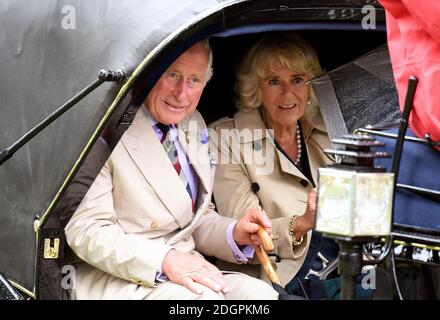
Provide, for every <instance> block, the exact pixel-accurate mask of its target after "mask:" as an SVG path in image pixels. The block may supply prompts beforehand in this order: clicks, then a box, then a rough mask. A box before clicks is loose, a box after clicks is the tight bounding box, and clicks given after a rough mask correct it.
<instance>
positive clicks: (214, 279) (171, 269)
mask: <svg viewBox="0 0 440 320" xmlns="http://www.w3.org/2000/svg"><path fill="white" fill-rule="evenodd" d="M162 272H163V273H164V274H165V275H166V276H167V277H168V279H170V280H171V281H173V282H174V283H178V284H181V285H182V286H185V287H186V288H188V289H189V290H191V291H192V292H194V293H196V294H202V293H203V290H202V289H201V288H200V287H199V286H197V285H196V284H195V283H196V282H197V283H199V284H202V285H204V286H206V287H208V288H210V289H212V290H214V291H216V292H219V291H222V292H223V293H227V292H228V291H229V287H228V285H227V283H226V282H225V280H224V277H223V274H222V273H221V272H220V270H219V269H217V267H215V266H214V265H212V264H211V263H209V262H208V261H206V260H205V259H204V258H203V257H200V256H197V255H193V254H189V253H184V252H180V251H177V250H175V249H171V250H170V251H168V253H167V254H166V255H165V259H164V260H163V262H162Z"/></svg>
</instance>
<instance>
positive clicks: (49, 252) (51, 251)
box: [43, 238, 60, 259]
mask: <svg viewBox="0 0 440 320" xmlns="http://www.w3.org/2000/svg"><path fill="white" fill-rule="evenodd" d="M59 249H60V238H54V239H53V246H51V238H45V239H44V255H43V256H44V259H58V253H59Z"/></svg>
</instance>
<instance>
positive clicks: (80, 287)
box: [71, 263, 278, 300]
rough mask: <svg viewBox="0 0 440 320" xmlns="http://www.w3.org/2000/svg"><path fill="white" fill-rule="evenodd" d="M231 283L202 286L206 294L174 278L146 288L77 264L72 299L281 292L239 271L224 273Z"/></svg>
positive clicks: (246, 296)
mask: <svg viewBox="0 0 440 320" xmlns="http://www.w3.org/2000/svg"><path fill="white" fill-rule="evenodd" d="M224 275H225V281H226V282H227V283H228V285H229V288H230V290H229V292H228V293H226V294H223V293H216V292H215V291H213V290H211V289H209V288H207V287H205V286H203V285H200V284H197V285H199V286H200V287H201V288H202V290H203V294H202V295H200V296H199V295H197V294H195V293H193V292H192V291H190V290H189V289H187V288H185V287H184V286H181V285H179V284H176V283H174V282H171V281H166V282H163V283H158V284H157V286H156V287H154V288H152V287H145V286H142V285H138V284H135V283H131V282H129V281H126V280H123V279H119V278H116V277H114V276H112V275H110V274H108V273H106V272H103V271H101V270H99V269H96V268H94V267H92V266H90V265H88V264H86V263H81V264H79V265H77V266H76V277H75V288H74V289H73V290H71V298H72V299H78V300H197V299H200V300H276V299H278V293H277V292H276V291H275V290H274V289H273V288H272V287H271V286H270V285H269V284H267V283H266V282H264V281H262V280H259V279H256V278H253V277H250V276H248V275H245V274H243V273H238V272H224Z"/></svg>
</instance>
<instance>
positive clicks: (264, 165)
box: [210, 109, 331, 286]
mask: <svg viewBox="0 0 440 320" xmlns="http://www.w3.org/2000/svg"><path fill="white" fill-rule="evenodd" d="M301 125H302V131H303V136H304V139H305V143H306V147H307V154H308V157H309V162H310V169H311V173H312V176H313V180H314V182H315V184H316V183H317V178H318V176H317V174H318V168H319V167H325V166H326V165H327V164H328V163H330V162H331V160H330V159H329V158H328V157H327V156H326V155H325V154H324V153H323V149H325V148H331V143H330V140H329V138H328V135H327V133H326V131H325V126H324V124H323V122H322V118H321V115H320V114H319V113H318V115H317V116H315V117H314V118H313V120H312V121H310V122H309V121H305V120H303V121H301ZM210 127H211V128H213V129H215V132H216V134H217V137H215V134H212V133H211V135H212V136H214V137H212V143H213V145H214V146H213V149H214V150H215V149H217V152H218V154H217V162H218V164H217V170H216V175H215V183H214V198H215V203H216V205H217V209H218V212H219V213H221V214H222V215H225V216H228V217H233V218H239V217H241V216H242V215H243V214H244V213H245V212H246V209H248V208H251V207H256V206H258V205H259V204H260V205H261V207H262V208H263V209H264V211H265V212H266V213H267V215H268V216H269V217H270V218H271V220H272V228H273V235H274V238H275V241H274V243H275V249H274V252H272V253H275V254H276V255H277V256H278V257H279V258H280V259H281V261H280V262H278V263H276V265H277V272H278V274H279V276H280V278H281V282H282V285H283V286H284V285H286V284H287V283H288V282H289V281H290V280H291V279H292V277H293V276H295V274H296V273H297V272H298V270H299V268H300V267H301V265H302V263H303V261H304V259H305V256H306V252H307V249H308V246H309V243H310V236H311V231H310V232H309V233H308V234H307V236H305V238H304V241H303V243H302V244H301V245H299V246H297V247H293V245H292V242H291V238H290V236H289V233H288V223H289V219H290V218H291V216H292V215H294V214H296V215H303V214H304V212H305V209H306V205H307V195H308V191H309V189H310V188H313V185H312V183H311V181H309V180H308V179H307V178H306V177H305V176H304V175H303V174H302V173H301V172H300V171H299V170H298V169H297V168H296V166H295V165H294V164H293V163H292V162H291V161H290V160H289V159H287V158H286V156H284V155H283V153H282V152H280V151H279V150H278V149H276V147H275V144H274V142H273V139H272V137H273V134H272V135H269V134H268V132H266V130H267V129H266V126H265V124H264V122H263V120H262V118H261V114H260V111H259V109H255V110H253V111H250V112H246V111H238V112H237V113H236V114H235V115H234V117H233V118H223V119H221V120H218V121H216V122H215V123H213V124H211V125H210ZM234 129H236V130H234ZM252 184H254V187H253V188H252ZM256 184H258V187H257V185H256ZM252 189H254V191H255V189H259V190H258V192H257V193H255V192H253V190H252ZM219 266H221V268H222V269H227V268H228V267H229V268H232V269H235V270H236V268H240V269H239V270H240V271H243V272H246V273H248V274H250V275H253V276H257V277H258V276H259V277H260V278H262V279H265V280H266V281H267V277H266V275H265V273H264V270H263V269H262V268H259V266H256V265H242V266H232V265H228V264H226V263H224V262H222V261H221V262H220V263H219Z"/></svg>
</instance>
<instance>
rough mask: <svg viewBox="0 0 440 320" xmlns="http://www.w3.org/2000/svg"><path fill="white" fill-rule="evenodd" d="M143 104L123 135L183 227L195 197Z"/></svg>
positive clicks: (150, 180)
mask: <svg viewBox="0 0 440 320" xmlns="http://www.w3.org/2000/svg"><path fill="white" fill-rule="evenodd" d="M144 108H145V107H143V106H142V107H141V108H140V110H139V111H138V114H137V115H136V118H135V120H134V121H133V123H132V125H131V126H130V128H129V129H128V130H127V132H126V133H125V134H124V135H123V137H122V139H121V140H122V143H123V144H124V146H125V148H126V150H127V152H128V154H129V155H130V157H131V158H132V159H133V161H134V163H135V164H136V166H137V167H138V168H139V170H140V172H141V173H142V175H143V176H144V177H145V179H146V180H147V181H148V183H149V184H150V185H151V186H152V188H153V189H154V190H155V192H156V194H157V196H158V197H159V198H160V199H161V201H162V202H163V204H164V205H165V206H166V207H167V208H168V210H169V211H170V213H171V214H172V215H173V216H174V218H175V219H176V221H177V223H178V224H179V226H180V227H181V228H184V227H185V226H187V225H188V224H189V223H190V222H191V220H192V218H193V216H192V204H191V199H190V197H189V195H188V193H187V191H186V189H185V187H184V186H183V184H182V182H181V180H180V178H179V176H178V175H177V173H176V171H175V170H174V167H173V165H172V164H171V162H170V160H169V158H168V156H167V154H166V153H165V151H164V149H163V147H162V144H161V143H160V141H159V139H158V138H157V136H156V134H155V132H154V130H153V128H152V127H151V125H150V123H149V121H148V118H147V116H146V111H145V110H144Z"/></svg>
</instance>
